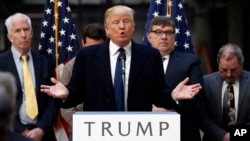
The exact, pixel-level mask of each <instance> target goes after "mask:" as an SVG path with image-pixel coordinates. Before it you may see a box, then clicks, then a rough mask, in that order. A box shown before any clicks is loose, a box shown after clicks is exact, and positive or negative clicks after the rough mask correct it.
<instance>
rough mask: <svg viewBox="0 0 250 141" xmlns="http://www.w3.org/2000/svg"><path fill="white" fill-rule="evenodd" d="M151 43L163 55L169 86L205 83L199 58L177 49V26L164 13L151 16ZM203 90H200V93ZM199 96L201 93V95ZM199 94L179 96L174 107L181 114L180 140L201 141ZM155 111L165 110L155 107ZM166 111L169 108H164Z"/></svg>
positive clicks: (149, 38)
mask: <svg viewBox="0 0 250 141" xmlns="http://www.w3.org/2000/svg"><path fill="white" fill-rule="evenodd" d="M147 38H148V41H149V42H150V43H151V46H152V47H154V48H156V49H158V50H159V51H160V54H161V56H162V60H163V66H164V73H165V81H166V86H167V87H168V88H170V89H172V90H173V89H174V88H175V87H176V86H177V85H178V84H179V83H180V82H181V81H183V80H184V79H186V78H187V77H188V78H189V83H188V84H187V85H189V84H195V83H200V84H203V79H202V72H201V67H200V64H201V62H200V60H199V58H198V57H197V56H196V55H194V54H191V53H181V52H178V51H175V50H174V48H175V25H174V22H173V21H172V20H171V19H170V18H168V17H165V16H158V17H155V18H154V19H152V21H151V23H150V26H149V30H148V34H147ZM200 93H201V92H200ZM198 95H200V94H198ZM198 95H196V96H195V97H194V98H193V99H190V100H178V99H176V103H175V107H174V110H175V111H176V112H178V113H179V114H180V115H181V141H200V140H201V138H200V133H199V124H198V119H199V118H198V110H197V108H196V103H197V99H198V97H197V96H198ZM153 110H155V111H161V110H164V109H162V108H160V107H153ZM165 110H167V109H165Z"/></svg>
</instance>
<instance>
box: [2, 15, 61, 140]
mask: <svg viewBox="0 0 250 141" xmlns="http://www.w3.org/2000/svg"><path fill="white" fill-rule="evenodd" d="M5 25H6V27H7V31H8V34H7V37H8V39H9V41H10V42H11V47H10V49H9V50H7V51H6V52H3V53H1V54H0V60H1V61H0V66H1V67H0V70H1V71H7V72H10V73H11V74H13V75H14V77H15V79H16V86H17V96H16V102H17V104H16V108H15V109H16V113H17V114H16V116H15V122H14V131H15V132H18V133H22V134H23V135H24V136H26V137H28V138H31V139H33V140H35V141H41V140H42V141H53V140H54V133H53V130H52V124H53V122H54V120H55V119H56V115H57V114H56V113H57V106H56V104H55V100H54V99H53V98H51V97H49V96H47V95H46V94H44V93H41V92H40V91H39V87H40V85H41V84H49V83H50V82H49V78H50V77H51V76H52V72H53V71H52V67H50V66H51V65H50V64H49V60H48V59H47V58H46V57H45V56H42V55H41V54H39V53H37V52H35V51H33V50H32V49H31V46H30V45H31V41H32V37H33V30H32V25H31V19H30V18H29V17H28V16H27V15H25V14H22V13H15V14H13V15H11V16H9V17H8V18H7V19H6V20H5ZM26 84H29V85H26ZM28 95H30V96H28ZM30 98H31V99H32V100H30ZM28 101H30V102H28Z"/></svg>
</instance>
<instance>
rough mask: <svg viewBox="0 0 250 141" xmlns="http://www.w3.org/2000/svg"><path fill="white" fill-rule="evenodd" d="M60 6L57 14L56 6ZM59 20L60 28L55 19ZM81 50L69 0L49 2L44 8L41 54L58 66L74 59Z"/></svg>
mask: <svg viewBox="0 0 250 141" xmlns="http://www.w3.org/2000/svg"><path fill="white" fill-rule="evenodd" d="M55 2H57V4H58V12H55V11H56V10H55V9H54V4H55ZM54 17H57V19H58V26H56V24H55V18H54ZM56 29H57V31H58V42H57V44H58V52H57V55H56V43H55V42H56V37H55V31H56ZM78 49H79V43H78V40H77V37H76V32H75V26H74V24H73V22H72V17H71V9H70V7H69V4H68V1H67V0H47V1H46V4H45V7H44V16H43V19H42V29H41V33H40V43H39V47H38V50H39V52H40V53H41V54H43V55H45V56H48V57H49V59H50V60H51V61H53V62H54V63H55V64H56V56H58V57H59V58H58V64H61V63H64V62H66V61H68V60H70V59H71V58H73V57H74V56H75V55H76V53H77V51H78Z"/></svg>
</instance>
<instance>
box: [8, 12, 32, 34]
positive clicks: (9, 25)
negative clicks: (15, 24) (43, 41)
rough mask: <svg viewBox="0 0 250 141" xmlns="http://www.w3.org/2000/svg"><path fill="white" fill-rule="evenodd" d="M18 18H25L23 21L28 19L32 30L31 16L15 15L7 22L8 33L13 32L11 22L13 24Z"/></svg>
mask: <svg viewBox="0 0 250 141" xmlns="http://www.w3.org/2000/svg"><path fill="white" fill-rule="evenodd" d="M16 17H21V18H23V19H26V20H27V22H28V24H29V26H30V28H32V25H31V19H30V17H29V16H27V15H25V14H23V13H15V14H13V15H11V16H9V17H8V18H7V19H6V20H5V26H6V28H7V31H8V33H10V32H11V30H12V24H11V22H12V21H13V20H15V18H16Z"/></svg>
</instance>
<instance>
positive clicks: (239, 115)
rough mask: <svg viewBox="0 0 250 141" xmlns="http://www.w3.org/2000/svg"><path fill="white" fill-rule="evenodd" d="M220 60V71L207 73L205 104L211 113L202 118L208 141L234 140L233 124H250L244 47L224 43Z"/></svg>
mask: <svg viewBox="0 0 250 141" xmlns="http://www.w3.org/2000/svg"><path fill="white" fill-rule="evenodd" d="M217 62H218V69H219V71H218V72H214V73H212V74H208V75H205V76H204V90H205V97H204V100H203V101H201V104H204V105H205V107H204V109H205V110H206V112H207V114H208V117H205V118H203V120H202V128H201V129H202V130H203V132H204V136H203V140H204V141H230V132H229V128H230V126H231V125H249V124H250V111H249V105H250V87H249V86H250V73H249V72H248V71H245V70H243V63H244V56H243V54H242V51H241V48H240V47H239V46H238V45H236V44H232V43H227V44H225V45H223V46H222V47H221V48H220V50H219V52H218V54H217ZM229 96H230V97H229Z"/></svg>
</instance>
